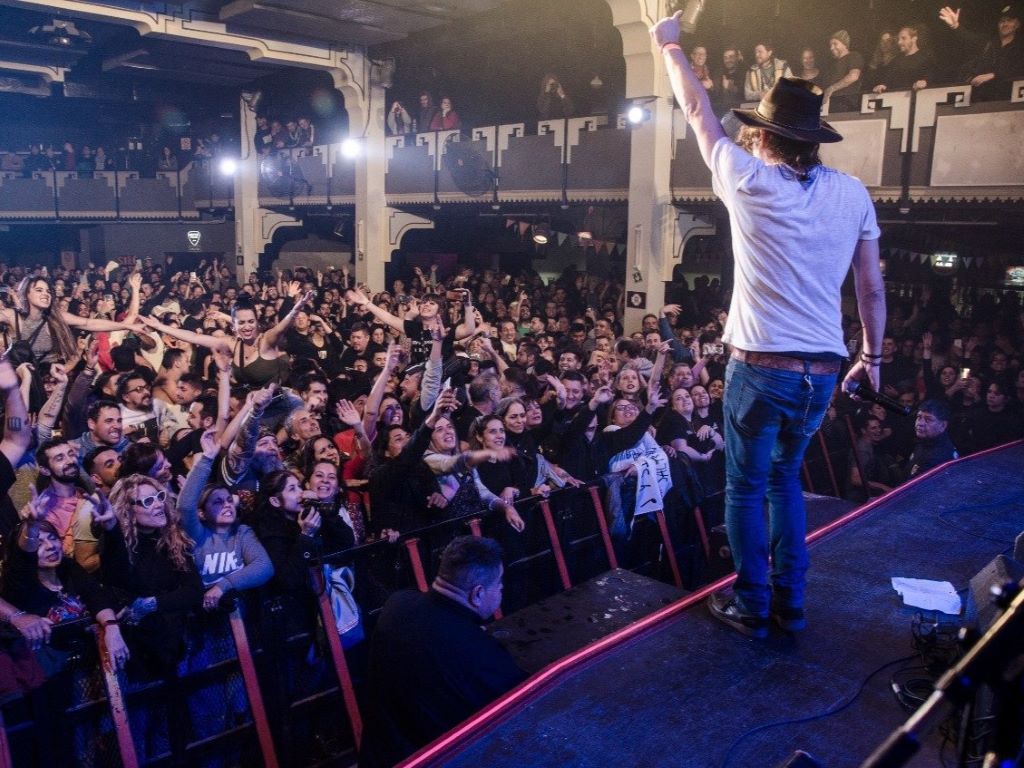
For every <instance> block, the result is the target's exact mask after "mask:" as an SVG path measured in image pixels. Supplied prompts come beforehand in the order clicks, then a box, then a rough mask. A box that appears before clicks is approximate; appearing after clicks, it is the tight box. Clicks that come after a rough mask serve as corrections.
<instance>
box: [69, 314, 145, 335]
mask: <svg viewBox="0 0 1024 768" xmlns="http://www.w3.org/2000/svg"><path fill="white" fill-rule="evenodd" d="M60 316H61V317H62V318H63V319H64V322H65V323H67V324H68V325H70V326H72V327H73V328H83V329H85V330H87V331H93V332H95V331H132V330H135V324H134V323H128V322H124V323H118V322H115V321H114V320H104V319H103V318H100V317H79V316H78V315H72V314H71V313H70V312H61V313H60Z"/></svg>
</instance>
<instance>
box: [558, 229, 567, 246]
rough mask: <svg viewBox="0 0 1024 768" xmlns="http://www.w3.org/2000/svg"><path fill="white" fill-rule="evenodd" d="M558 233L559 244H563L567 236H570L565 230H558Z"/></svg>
mask: <svg viewBox="0 0 1024 768" xmlns="http://www.w3.org/2000/svg"><path fill="white" fill-rule="evenodd" d="M556 234H557V235H558V244H559V245H562V243H564V242H565V238H567V237H568V236H569V235H568V234H567V233H565V232H557V233H556Z"/></svg>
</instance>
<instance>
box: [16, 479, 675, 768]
mask: <svg viewBox="0 0 1024 768" xmlns="http://www.w3.org/2000/svg"><path fill="white" fill-rule="evenodd" d="M577 500H585V501H586V502H587V503H586V505H585V507H584V506H580V505H578V504H575V502H576V501H577ZM574 504H575V506H574ZM516 507H517V509H518V510H520V511H521V513H522V516H523V517H524V519H525V520H526V521H527V526H528V528H530V527H532V528H533V529H534V531H535V532H536V533H538V535H539V534H540V531H541V527H539V526H540V525H541V523H542V524H543V525H542V529H543V538H546V541H547V550H545V551H542V552H540V553H538V555H529V556H528V557H525V558H523V560H524V561H530V562H532V560H533V559H534V558H536V557H537V556H544V557H549V558H550V561H553V563H554V571H555V573H556V577H555V581H556V582H557V588H558V589H562V590H565V589H569V588H570V587H572V585H573V576H572V569H571V568H570V565H569V562H568V560H567V557H566V551H565V547H566V545H565V541H567V540H565V539H563V536H562V532H560V531H559V525H560V523H561V524H562V525H563V526H567V525H568V523H567V520H569V519H570V517H571V515H576V516H579V515H583V517H584V518H586V517H589V515H590V514H593V516H594V519H593V521H591V522H590V523H589V526H590V530H591V531H593V530H594V528H596V530H597V533H596V534H593V533H591V534H590V535H588V536H584V537H581V538H580V539H579V541H582V542H587V543H590V542H592V543H593V545H594V546H592V547H591V550H592V551H593V552H594V553H595V554H596V553H597V552H601V553H602V555H603V557H602V559H606V560H607V566H608V567H609V568H617V567H619V560H618V558H617V556H616V552H615V548H614V546H613V543H612V539H611V535H610V532H609V526H608V521H607V520H606V518H605V508H604V503H603V499H602V490H601V486H600V485H597V484H595V485H590V486H583V487H580V488H565V489H560V490H557V491H553V492H552V493H551V494H550V495H548V496H534V497H527V498H524V499H521V500H520V501H519V502H518V503H517V505H516ZM587 508H589V510H588V509H587ZM560 516H561V517H560ZM574 519H575V518H573V520H574ZM499 520H500V523H499V524H500V525H502V526H504V525H505V523H504V518H503V517H502V516H501V515H500V514H498V513H491V512H486V511H477V512H475V513H471V514H469V515H465V516H462V517H458V518H452V519H449V520H444V521H439V522H437V523H434V524H432V525H429V526H425V527H424V528H420V529H417V530H415V531H408V532H406V533H405V534H403V535H402V536H401V537H400V538H399V540H398V541H396V542H390V541H388V540H386V539H384V540H379V541H375V542H372V543H369V544H364V545H361V546H358V547H353V548H350V549H348V550H344V551H341V552H336V553H328V554H324V555H323V556H321V557H318V558H314V559H313V560H312V561H311V562H310V565H311V571H312V575H313V580H312V584H313V586H314V588H315V590H316V592H317V610H318V613H319V617H320V620H321V622H322V625H323V628H324V631H325V632H326V643H325V646H326V648H327V650H328V651H329V656H330V660H329V661H330V664H331V667H332V669H333V673H334V677H336V678H337V688H336V689H333V690H334V691H335V692H334V693H332V689H323V690H320V689H319V688H318V689H317V692H315V693H314V694H312V695H311V696H307V697H306V699H305V700H302V701H295V702H292V703H291V704H289V705H288V706H289V707H290V708H294V707H296V706H310V705H311V704H310V702H312V701H314V699H315V700H317V701H319V700H322V697H323V696H328V695H331V696H333V695H338V694H340V699H341V702H342V703H343V705H344V707H345V710H346V713H347V715H348V725H349V727H350V729H351V735H352V743H353V744H354V745H355V747H356V749H358V747H359V745H360V744H361V741H362V730H363V718H362V714H361V712H360V708H359V701H358V696H357V679H358V675H355V674H353V669H352V667H351V663H350V660H349V658H348V656H347V653H346V651H345V649H344V647H343V645H342V642H341V638H340V637H339V636H338V633H337V632H336V631H335V626H336V623H335V617H334V614H333V610H332V608H331V601H330V595H329V592H328V590H327V588H326V584H325V581H324V577H323V570H322V566H323V564H325V563H334V562H337V561H339V560H348V561H352V560H358V559H359V558H360V557H367V556H373V555H377V554H381V553H384V554H386V555H387V557H394V556H395V555H396V554H398V553H401V554H404V555H405V557H406V558H407V560H408V566H409V568H410V571H411V580H412V581H413V582H414V583H415V585H416V586H417V587H418V588H420V589H422V590H426V589H427V588H428V584H429V579H428V570H427V566H425V564H424V562H423V559H422V556H421V553H420V544H421V543H422V542H424V541H425V540H426V539H427V538H428V537H429V536H430V535H431V534H432V533H438V532H442V531H444V530H448V531H451V530H453V529H457V528H458V527H460V526H464V527H466V528H467V529H468V530H469V531H471V532H472V534H473V535H477V536H482V535H485V523H487V522H490V523H492V524H493V523H494V522H495V521H499ZM659 528H660V530H661V531H662V538H663V542H664V545H665V547H664V549H665V551H666V552H669V553H673V552H674V550H673V546H672V541H671V537H670V535H669V531H668V527H667V526H666V525H665V524H664V518H663V516H662V519H661V521H659ZM563 532H564V531H563ZM509 535H510V536H512V535H518V534H512V533H510V534H509ZM596 538H599V539H600V543H598V542H597V541H596V540H595V539H596ZM670 562H671V563H672V572H673V580H674V581H676V583H677V584H678V583H680V579H679V572H678V566H677V564H675V560H674V554H672V560H671V561H670ZM527 567H529V563H528V564H527ZM551 586H552V587H554V586H555V584H554V583H552V584H551ZM558 589H555V590H554V591H558ZM243 616H244V614H243V611H242V607H241V606H240V605H239V604H237V603H236V604H235V605H234V606H233V608H232V610H231V611H230V612H225V614H224V616H223V618H224V619H225V621H226V622H227V629H228V630H230V638H231V641H232V642H233V645H234V651H235V658H234V659H228V660H226V661H224V662H218V663H216V664H212V665H210V666H211V669H208V670H203V671H202V672H201V673H198V674H202V675H205V676H206V677H204V678H203V680H204V681H205V680H206V679H207V678H210V677H211V676H213V675H216V674H221V673H222V672H223V670H226V669H227V668H228V666H229V667H230V669H231V670H232V672H231V674H234V675H237V674H238V673H239V672H240V676H241V681H242V684H243V685H244V689H245V698H246V702H245V704H246V705H247V707H248V718H247V719H248V720H250V722H248V723H246V724H244V725H243V726H240V727H239V726H235V727H233V728H229V729H228V731H225V732H224V733H221V734H213V735H210V736H207V737H205V738H203V739H201V740H199V741H192V742H188V743H185V742H186V740H184V739H181V742H182V743H181V744H179V745H178V746H177V747H174V746H172V750H171V752H170V753H166V755H167V756H170V757H171V759H174V760H182V759H187V756H188V755H189V754H190V753H191V751H192V750H193V749H203V750H207V751H208V750H210V749H216V748H217V747H216V745H215V744H213V742H215V741H216V740H218V739H221V738H226V737H235V738H237V737H238V735H239V734H240V728H241V729H250V728H251V729H252V730H251V732H250V734H254V736H255V738H254V739H251V735H250V736H248V737H247V738H249V739H250V740H249V741H248V744H249V746H248V747H246V748H247V749H248V750H250V752H251V751H253V750H255V749H256V747H257V746H258V749H259V754H260V756H261V759H262V763H263V764H264V765H267V766H271V767H272V768H276V766H277V765H279V764H280V763H279V758H278V755H280V754H283V753H290V752H286V750H289V747H290V739H291V738H292V734H291V732H290V731H289V729H288V726H287V725H284V726H281V727H282V728H283V731H284V733H283V734H282V735H278V736H276V737H275V732H274V730H273V729H272V727H271V722H272V719H271V717H270V715H269V713H268V709H267V706H266V703H265V692H266V690H267V689H266V685H267V684H268V680H267V678H266V677H265V675H267V674H271V673H272V670H271V671H268V669H267V668H268V667H279V666H283V665H284V663H285V662H284V660H282V659H277V658H274V659H269V658H267V657H266V653H267V643H268V642H269V640H268V639H267V638H266V637H261V638H260V641H261V642H260V647H259V648H258V649H257V648H256V647H255V646H251V645H250V642H251V641H250V630H249V628H247V626H246V620H245V619H244V618H243ZM270 620H271V623H273V621H274V617H270ZM291 640H294V638H291V639H290V640H289V642H291ZM309 640H310V638H309V636H304V637H303V638H299V641H298V646H301V647H309ZM96 644H97V649H98V652H99V664H100V671H101V673H102V681H103V687H104V689H105V692H106V701H105V706H106V708H107V709H109V712H110V719H111V720H110V721H111V722H112V724H113V731H114V736H115V737H116V749H117V753H118V756H119V758H120V761H121V763H122V764H123V765H124V766H127V767H128V768H134V767H135V766H138V765H142V764H145V763H147V762H151V761H152V760H154V759H157V760H160V759H164V757H161V756H159V755H158V756H152V755H150V756H144V755H143V753H142V752H140V751H139V744H138V743H137V741H136V738H135V737H133V733H132V728H131V718H130V717H129V715H130V713H131V712H132V711H133V708H134V706H135V704H134V703H133V702H136V700H138V701H139V702H141V701H142V700H143V699H144V700H145V701H147V702H153V701H156V702H157V703H159V701H160V698H159V697H160V696H163V695H165V694H163V693H162V691H163V690H164V685H163V684H162V683H160V682H158V681H154V682H153V683H151V684H146V685H144V687H143V688H141V689H139V688H138V687H137V683H138V682H139V681H133V683H134V684H136V688H135V689H130V688H126V687H125V680H126V678H125V677H124V673H123V672H118V671H116V670H114V669H113V667H112V666H111V664H110V660H109V659H108V658H107V656H106V653H105V649H104V648H103V640H102V633H97V634H96ZM292 645H294V643H293V644H292ZM298 646H296V647H298ZM257 656H261V657H263V658H264V661H265V663H264V665H263V672H262V674H261V672H260V665H259V663H258V659H257ZM236 663H237V671H236V670H235V664H236ZM225 665H228V666H225ZM212 667H221V670H214V669H212ZM192 674H197V673H184V677H183V679H185V678H188V677H190V676H191V675H192ZM235 679H236V680H237V677H236V678H235ZM332 685H333V684H332ZM188 687H189V686H188V685H186V684H182V685H181V686H180V687H175V688H174V691H169V689H168V691H169V692H170V693H178V692H180V691H185V689H186V688H188ZM321 687H322V686H321ZM236 690H237V688H236ZM182 695H183V696H186V694H184V693H182ZM101 703H102V702H101ZM140 706H141V703H140ZM286 719H287V718H286ZM0 723H2V721H0ZM169 727H170V728H171V729H172V730H173V729H175V728H179V729H180V728H181V727H182V725H181V724H174V723H170V724H169ZM171 741H172V742H173V741H174V740H173V739H171ZM254 742H255V743H254ZM211 744H213V746H211ZM11 754H12V753H11V744H10V743H9V740H8V739H7V733H6V731H5V732H4V733H3V734H2V736H0V768H3V767H4V760H5V759H6V760H7V763H6V764H7V765H11V764H13V758H10V757H9V756H10V755H11Z"/></svg>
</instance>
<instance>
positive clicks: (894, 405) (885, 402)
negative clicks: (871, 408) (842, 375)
mask: <svg viewBox="0 0 1024 768" xmlns="http://www.w3.org/2000/svg"><path fill="white" fill-rule="evenodd" d="M845 389H846V393H847V394H850V395H856V396H857V397H859V398H860V399H861V400H867V401H868V402H871V403H877V404H878V405H880V406H882V407H883V408H885V410H887V411H889V412H890V413H898V414H899V415H901V416H909V415H910V411H911V410H912V409H911V407H910V406H909V405H900V404H899V402H898V401H896V400H893V399H892V398H891V397H889V396H888V395H883V394H882V393H881V392H875V390H873V389H872V388H871V387H869V386H868V385H867V384H861V383H860V382H859V381H850V382H847V384H846V387H845Z"/></svg>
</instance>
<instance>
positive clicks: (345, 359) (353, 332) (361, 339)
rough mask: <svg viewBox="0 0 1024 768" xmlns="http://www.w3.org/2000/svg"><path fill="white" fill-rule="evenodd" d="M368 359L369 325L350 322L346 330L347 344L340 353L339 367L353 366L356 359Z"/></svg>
mask: <svg viewBox="0 0 1024 768" xmlns="http://www.w3.org/2000/svg"><path fill="white" fill-rule="evenodd" d="M369 359H370V327H369V326H368V325H367V324H366V323H362V322H357V323H353V324H352V328H351V329H350V330H349V332H348V346H347V347H346V348H345V351H344V352H342V353H341V367H342V368H353V367H354V366H355V362H356V360H367V361H369Z"/></svg>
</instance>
